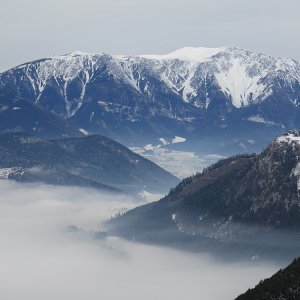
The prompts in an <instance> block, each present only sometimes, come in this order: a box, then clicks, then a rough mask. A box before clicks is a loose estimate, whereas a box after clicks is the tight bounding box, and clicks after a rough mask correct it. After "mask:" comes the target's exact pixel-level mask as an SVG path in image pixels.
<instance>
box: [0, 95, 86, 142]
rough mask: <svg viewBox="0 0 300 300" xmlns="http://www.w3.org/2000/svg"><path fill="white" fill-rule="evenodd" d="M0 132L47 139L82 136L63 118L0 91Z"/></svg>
mask: <svg viewBox="0 0 300 300" xmlns="http://www.w3.org/2000/svg"><path fill="white" fill-rule="evenodd" d="M0 132H2V133H3V132H25V133H30V134H33V135H40V136H44V137H47V138H57V137H61V138H62V137H74V136H83V135H84V134H83V133H82V132H81V131H80V130H78V129H77V128H76V127H74V126H73V125H71V124H70V123H68V122H67V121H66V120H65V119H64V118H62V117H59V116H57V115H55V114H54V113H52V112H50V111H48V110H46V109H45V108H43V107H41V106H39V105H37V104H35V103H32V102H30V101H28V100H26V99H24V98H21V97H19V96H14V95H13V94H11V93H9V92H7V91H4V92H2V91H0Z"/></svg>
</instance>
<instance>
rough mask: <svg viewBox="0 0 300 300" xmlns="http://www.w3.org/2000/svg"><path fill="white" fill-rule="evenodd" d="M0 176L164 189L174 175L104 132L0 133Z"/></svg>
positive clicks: (173, 180) (129, 188)
mask: <svg viewBox="0 0 300 300" xmlns="http://www.w3.org/2000/svg"><path fill="white" fill-rule="evenodd" d="M0 158H1V160H0V177H1V176H2V178H9V179H16V180H20V181H27V182H28V181H29V182H31V181H42V182H46V183H52V184H72V185H84V186H94V187H100V188H101V187H103V185H106V186H111V187H114V188H117V189H121V190H123V191H126V192H138V191H142V190H146V191H149V192H163V191H165V189H167V188H170V186H172V185H174V184H176V183H177V182H178V179H177V178H176V177H175V176H173V175H171V174H170V173H168V172H166V171H165V170H163V169H162V168H160V167H158V166H157V165H155V164H154V163H152V162H150V161H149V160H147V159H145V158H143V157H141V156H139V155H137V154H135V153H133V152H132V151H130V150H129V149H128V148H126V147H124V146H122V145H121V144H119V143H117V142H114V141H113V140H110V139H108V138H105V137H103V136H97V135H94V136H86V137H80V138H69V139H59V140H44V139H41V138H38V137H35V136H31V135H28V134H23V133H7V134H2V135H0Z"/></svg>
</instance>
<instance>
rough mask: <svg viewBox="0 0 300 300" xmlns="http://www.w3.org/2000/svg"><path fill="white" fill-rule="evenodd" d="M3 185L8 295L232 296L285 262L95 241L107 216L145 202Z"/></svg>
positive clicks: (0, 215)
mask: <svg viewBox="0 0 300 300" xmlns="http://www.w3.org/2000/svg"><path fill="white" fill-rule="evenodd" d="M0 191H1V194H0V241H1V255H0V265H1V272H0V282H1V286H0V298H1V299H8V300H19V299H22V300H40V299H43V300H50V299H51V300H52V299H55V300H68V299H72V300H79V299H80V300H81V299H82V300H83V299H84V300H93V299H97V300H98V299H105V300H109V299H130V300H135V299H146V300H147V299H172V300H174V299H175V300H176V299H189V300H193V299H197V300H199V299H200V300H227V299H228V300H230V299H234V298H235V297H236V296H237V295H238V294H239V293H240V292H244V291H245V290H246V289H248V287H250V286H253V285H255V284H256V283H258V281H259V280H260V279H262V278H264V277H266V276H270V275H271V274H272V273H274V272H275V271H276V269H277V268H278V266H274V265H270V264H265V263H261V264H252V263H249V264H246V263H243V264H241V263H235V264H226V263H220V262H215V261H214V260H213V259H212V258H211V257H209V256H208V255H206V254H201V255H200V254H190V253H186V252H180V251H175V250H171V249H166V248H161V247H154V246H153V247H152V246H148V245H142V244H135V243H130V242H126V241H123V240H120V239H117V238H108V239H107V240H102V239H95V238H94V235H93V232H95V231H98V230H101V229H102V225H101V220H105V219H107V218H109V216H110V215H113V214H115V213H117V212H118V211H119V210H124V209H127V208H132V207H134V206H135V205H136V204H137V203H136V202H135V201H134V199H131V198H129V197H127V196H111V195H105V194H102V193H100V192H98V191H95V190H92V189H90V190H88V189H83V188H74V187H72V188H71V187H53V186H47V185H24V184H18V183H13V182H8V181H0ZM69 225H74V226H77V227H78V228H80V231H79V232H72V231H70V230H67V228H68V226H69Z"/></svg>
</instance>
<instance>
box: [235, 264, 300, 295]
mask: <svg viewBox="0 0 300 300" xmlns="http://www.w3.org/2000/svg"><path fill="white" fill-rule="evenodd" d="M298 299H300V258H297V259H295V260H294V261H293V262H292V263H291V264H290V265H289V266H288V267H286V268H285V269H283V270H279V271H278V272H277V273H276V274H275V275H273V276H272V277H271V278H269V279H265V280H262V281H261V282H260V283H259V284H258V285H257V286H256V287H255V288H254V289H249V290H248V291H247V292H246V293H245V294H243V295H241V296H239V297H237V298H236V300H298Z"/></svg>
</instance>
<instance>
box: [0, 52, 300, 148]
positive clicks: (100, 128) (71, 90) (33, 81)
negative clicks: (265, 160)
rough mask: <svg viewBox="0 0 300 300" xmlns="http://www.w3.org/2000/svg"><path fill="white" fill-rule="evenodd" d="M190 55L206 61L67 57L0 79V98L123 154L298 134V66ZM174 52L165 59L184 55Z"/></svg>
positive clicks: (251, 55)
mask: <svg viewBox="0 0 300 300" xmlns="http://www.w3.org/2000/svg"><path fill="white" fill-rule="evenodd" d="M192 49H194V50H195V52H197V51H200V50H201V49H202V50H201V51H202V52H203V53H204V54H201V53H200V54H201V55H202V56H203V55H204V56H205V55H206V54H205V52H206V51H208V53H209V55H208V54H207V55H206V56H205V59H204V60H200V62H197V61H196V62H195V61H193V60H180V59H157V57H161V56H155V57H156V58H155V59H153V58H152V59H151V58H149V57H148V58H147V57H145V56H122V55H109V54H83V53H79V52H74V53H71V54H66V55H63V56H56V57H52V58H49V59H42V60H38V61H35V62H29V63H26V64H23V65H21V66H18V67H15V68H12V69H10V70H8V71H5V72H3V73H1V74H0V90H11V91H13V92H14V93H15V94H16V95H19V96H20V95H21V96H23V97H24V98H26V99H30V100H31V101H32V102H34V103H35V104H37V105H39V106H42V107H44V108H46V109H47V110H49V111H51V112H52V113H54V114H57V115H59V116H62V117H64V118H65V119H66V120H67V121H68V122H70V123H71V124H73V125H74V126H76V127H77V128H82V129H83V130H86V131H87V132H91V133H98V134H102V135H106V136H109V137H112V138H114V139H118V140H120V141H123V142H124V143H126V145H127V146H128V145H129V144H130V143H133V144H137V143H138V142H139V140H144V138H145V136H146V137H148V140H149V139H156V140H157V139H158V138H161V137H162V134H163V135H165V136H167V137H168V136H171V135H172V136H174V135H180V136H185V135H186V136H188V137H189V139H194V140H197V139H198V140H199V137H200V138H202V137H210V136H211V132H214V133H216V134H217V133H219V134H220V136H224V135H227V136H229V137H228V139H232V140H233V141H234V140H235V139H242V138H245V139H246V140H247V139H253V136H255V135H257V132H265V135H269V134H272V132H275V134H274V133H273V135H276V134H280V133H281V132H283V131H285V130H287V129H291V128H295V127H299V126H300V118H299V103H300V100H299V99H300V63H299V62H298V61H296V60H292V59H283V58H273V57H271V56H268V55H263V54H258V53H255V52H253V51H248V50H245V49H241V48H234V47H226V48H221V49H224V50H222V51H219V50H218V51H215V50H207V49H206V50H205V51H204V50H203V49H204V48H199V49H200V50H199V49H198V50H197V48H192ZM194 50H192V52H193V51H194ZM178 51H179V52H178ZM178 51H177V52H176V51H175V52H173V54H172V53H171V54H169V56H172V55H173V57H175V58H176V57H178V55H179V57H180V56H184V55H186V54H185V50H184V49H183V50H182V49H181V50H178ZM182 51H183V52H184V53H182ZM201 51H200V52H201ZM210 52H211V53H212V55H210ZM174 53H175V54H176V53H177V54H176V55H177V56H176V55H175V54H174ZM178 53H179V54H178ZM201 55H200V56H201ZM167 56H168V55H167ZM191 56H192V55H191ZM196 56H197V55H196ZM283 114H284V115H285V117H283ZM238 128H240V129H239V130H238ZM259 138H261V139H262V140H263V142H265V137H261V136H260V135H259V136H258V139H259ZM189 139H188V140H189ZM222 142H223V141H222ZM240 142H241V141H239V142H237V147H238V144H239V143H240ZM249 147H250V148H249V149H252V148H253V149H254V146H251V145H249ZM251 147H252V148H251ZM257 148H259V149H260V148H261V142H260V141H257ZM254 150H255V149H254Z"/></svg>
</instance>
